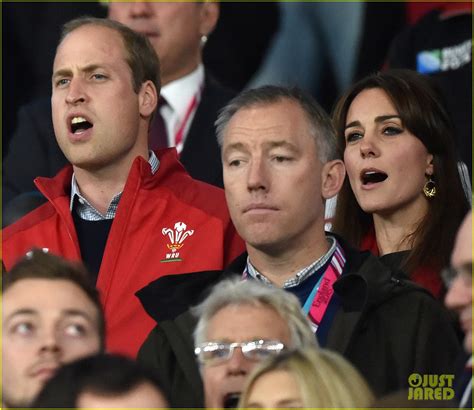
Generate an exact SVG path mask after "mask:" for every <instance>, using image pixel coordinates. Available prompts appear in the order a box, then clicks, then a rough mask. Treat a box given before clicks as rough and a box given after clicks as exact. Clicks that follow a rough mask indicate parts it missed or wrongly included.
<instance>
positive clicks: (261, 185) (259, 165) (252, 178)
mask: <svg viewBox="0 0 474 410" xmlns="http://www.w3.org/2000/svg"><path fill="white" fill-rule="evenodd" d="M247 187H248V189H249V191H254V190H263V191H266V190H268V187H269V177H268V170H267V165H266V164H265V162H264V161H263V160H262V159H259V158H258V159H254V160H252V161H251V163H250V164H249V168H248V174H247Z"/></svg>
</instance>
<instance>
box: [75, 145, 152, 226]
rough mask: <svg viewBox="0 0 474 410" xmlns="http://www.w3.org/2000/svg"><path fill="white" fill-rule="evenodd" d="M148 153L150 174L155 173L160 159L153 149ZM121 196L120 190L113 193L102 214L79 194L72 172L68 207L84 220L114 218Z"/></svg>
mask: <svg viewBox="0 0 474 410" xmlns="http://www.w3.org/2000/svg"><path fill="white" fill-rule="evenodd" d="M149 153H150V157H149V158H148V163H149V164H150V166H151V172H152V174H155V173H156V171H158V168H159V166H160V161H159V160H158V158H157V157H156V155H155V153H154V152H153V151H149ZM121 197H122V192H119V193H118V194H117V195H115V196H114V197H113V198H112V201H111V202H110V204H109V207H108V208H107V212H106V213H105V214H104V215H103V214H101V213H100V212H99V211H98V210H97V209H95V208H94V207H93V206H92V205H91V204H90V202H89V201H88V200H87V199H86V198H84V197H83V196H82V195H81V191H80V190H79V186H78V185H77V181H76V176H75V175H74V174H72V180H71V202H70V205H69V207H70V210H71V212H72V211H73V209H74V210H75V212H77V214H78V215H79V217H80V218H81V219H84V220H86V221H104V220H106V219H114V218H115V214H116V213H117V207H118V204H119V201H120V198H121ZM76 198H77V201H76Z"/></svg>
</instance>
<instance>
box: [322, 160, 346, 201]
mask: <svg viewBox="0 0 474 410" xmlns="http://www.w3.org/2000/svg"><path fill="white" fill-rule="evenodd" d="M345 176H346V167H345V166H344V163H343V162H342V160H340V159H335V160H333V161H329V162H327V163H326V164H324V165H323V171H322V173H321V195H322V196H323V198H324V199H329V198H332V197H333V196H334V195H336V194H337V193H338V192H339V191H340V189H341V187H342V184H343V182H344V178H345Z"/></svg>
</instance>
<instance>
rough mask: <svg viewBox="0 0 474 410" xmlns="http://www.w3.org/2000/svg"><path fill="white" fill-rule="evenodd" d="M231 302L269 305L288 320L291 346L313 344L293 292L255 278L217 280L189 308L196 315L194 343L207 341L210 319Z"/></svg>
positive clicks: (315, 344) (235, 303)
mask: <svg viewBox="0 0 474 410" xmlns="http://www.w3.org/2000/svg"><path fill="white" fill-rule="evenodd" d="M235 305H247V306H248V305H250V306H256V307H262V306H265V307H269V308H271V309H273V310H274V311H276V312H277V313H278V314H279V315H280V316H281V317H282V319H283V320H284V321H285V322H286V323H287V324H288V328H289V330H290V335H291V343H292V346H290V347H291V348H299V347H306V346H313V347H315V346H317V342H316V337H315V335H314V333H313V330H312V329H311V325H310V322H309V320H308V319H307V318H306V317H305V316H304V314H303V312H302V310H301V305H300V302H299V300H298V298H297V297H296V296H294V295H293V294H291V293H289V292H286V291H284V290H282V289H279V288H275V287H272V286H268V285H264V284H262V283H259V282H257V281H255V280H244V281H242V280H239V279H227V280H224V281H222V282H220V283H218V284H217V285H216V286H215V287H214V288H213V289H212V292H211V293H210V295H209V296H208V297H207V298H206V299H205V300H204V301H203V302H202V303H201V304H200V305H198V306H196V307H195V308H194V309H193V314H194V315H195V316H197V317H198V318H199V320H198V323H197V326H196V329H195V330H194V343H195V345H196V346H197V345H200V344H202V343H205V342H207V341H208V340H207V329H208V325H209V322H210V320H211V319H212V318H213V317H214V316H215V315H216V314H217V313H218V312H219V311H220V310H222V309H223V308H225V307H227V306H235Z"/></svg>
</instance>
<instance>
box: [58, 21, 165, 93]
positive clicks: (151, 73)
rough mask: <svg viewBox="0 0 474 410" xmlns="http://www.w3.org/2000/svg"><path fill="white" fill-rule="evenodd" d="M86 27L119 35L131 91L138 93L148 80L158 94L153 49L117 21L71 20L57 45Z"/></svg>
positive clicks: (158, 83) (156, 62)
mask: <svg viewBox="0 0 474 410" xmlns="http://www.w3.org/2000/svg"><path fill="white" fill-rule="evenodd" d="M86 25H93V26H100V27H107V28H110V29H112V30H114V31H116V32H117V33H119V34H120V36H121V37H122V40H123V43H124V45H125V50H126V53H127V55H126V61H127V64H128V65H129V67H130V70H131V74H132V81H133V90H134V91H135V92H136V93H138V92H139V91H140V88H141V86H142V84H143V83H144V82H145V81H148V80H150V81H152V82H153V84H154V85H155V87H156V92H157V93H158V94H159V93H160V88H161V81H160V63H159V60H158V56H157V55H156V52H155V49H154V48H153V46H152V45H151V43H150V41H149V40H148V38H147V37H146V36H144V35H142V34H140V33H137V32H136V31H133V30H132V29H131V28H129V27H127V26H125V25H124V24H121V23H119V22H118V21H114V20H109V19H103V18H96V17H80V18H77V19H74V20H71V21H69V22H67V23H66V24H64V26H63V29H62V32H61V38H60V40H59V45H60V44H61V43H62V41H63V40H64V38H65V37H66V36H67V35H68V34H69V33H71V32H73V31H74V30H76V29H78V28H80V27H82V26H86Z"/></svg>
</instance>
